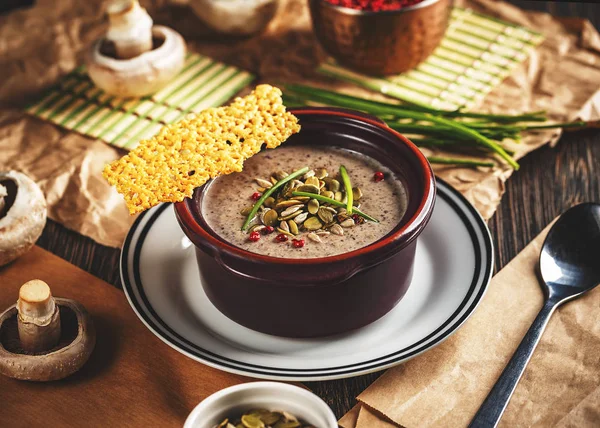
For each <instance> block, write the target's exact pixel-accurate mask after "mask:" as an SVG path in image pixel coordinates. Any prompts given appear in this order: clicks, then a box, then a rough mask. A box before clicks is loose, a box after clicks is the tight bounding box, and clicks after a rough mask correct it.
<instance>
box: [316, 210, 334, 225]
mask: <svg viewBox="0 0 600 428" xmlns="http://www.w3.org/2000/svg"><path fill="white" fill-rule="evenodd" d="M317 215H318V216H319V218H320V219H321V220H323V222H324V223H331V222H332V221H333V214H332V213H331V211H329V210H328V209H326V207H321V208H319V211H318V212H317Z"/></svg>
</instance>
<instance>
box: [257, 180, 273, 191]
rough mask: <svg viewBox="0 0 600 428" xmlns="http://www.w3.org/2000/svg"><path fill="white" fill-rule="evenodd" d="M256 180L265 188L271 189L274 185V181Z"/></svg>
mask: <svg viewBox="0 0 600 428" xmlns="http://www.w3.org/2000/svg"><path fill="white" fill-rule="evenodd" d="M254 181H256V182H257V183H258V185H259V186H261V187H264V188H265V189H270V188H271V187H273V183H271V182H270V181H269V180H264V179H262V178H255V179H254Z"/></svg>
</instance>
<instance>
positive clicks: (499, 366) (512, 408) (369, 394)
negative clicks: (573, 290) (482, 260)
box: [340, 226, 600, 428]
mask: <svg viewBox="0 0 600 428" xmlns="http://www.w3.org/2000/svg"><path fill="white" fill-rule="evenodd" d="M549 229H550V226H548V227H547V228H546V229H544V231H542V233H540V235H538V237H536V238H535V240H534V241H532V242H531V243H530V244H529V245H528V246H527V247H525V249H524V250H523V251H522V252H521V253H519V254H518V255H517V257H515V258H514V259H513V260H512V261H511V262H510V263H509V264H508V265H506V266H505V267H504V269H502V270H501V271H500V272H499V273H498V274H497V275H496V276H495V277H494V279H493V280H492V282H491V284H490V286H489V289H488V291H487V294H486V296H485V297H484V299H483V300H482V302H481V304H480V306H479V307H478V308H477V309H476V311H475V313H474V314H473V316H472V317H471V318H470V319H469V320H468V321H467V322H466V323H465V325H464V326H463V327H461V329H460V330H459V331H458V332H457V333H456V334H454V335H453V336H452V337H450V338H449V339H448V340H446V341H445V342H444V343H442V344H441V345H439V346H437V347H436V348H434V349H432V350H430V351H428V352H427V353H425V354H423V355H421V356H418V357H416V358H414V359H412V360H410V361H407V362H406V363H404V364H402V365H400V366H398V367H395V368H393V369H390V370H388V371H387V372H386V373H385V374H384V375H383V376H382V377H380V378H379V379H378V380H377V381H375V382H374V383H373V384H372V385H371V386H370V387H368V388H367V389H366V390H365V391H364V392H363V393H361V394H360V395H359V396H358V400H359V402H360V404H359V406H357V407H355V408H354V409H353V410H352V411H351V412H349V413H348V414H347V415H346V416H344V417H343V418H342V419H341V420H340V425H341V426H342V427H344V428H354V427H356V428H388V427H391V426H395V425H393V424H391V422H394V423H396V424H398V425H400V426H403V427H407V428H411V427H419V428H427V427H456V428H459V427H466V426H467V425H468V423H469V422H470V421H471V419H472V418H473V416H474V415H475V413H476V412H477V410H478V409H479V406H480V405H481V403H483V400H484V399H485V397H486V396H487V394H488V392H489V391H490V389H491V388H492V386H493V385H494V383H495V382H496V380H497V379H498V377H499V376H500V373H501V372H502V370H503V369H504V367H505V366H506V364H507V363H508V360H509V359H510V357H511V356H512V354H513V352H514V351H515V349H516V348H517V346H518V344H519V343H520V341H521V339H522V338H523V336H524V335H525V333H526V332H527V330H528V328H529V326H530V325H531V323H532V322H533V320H534V318H535V316H536V315H537V313H538V311H539V310H540V309H541V307H542V304H543V294H542V288H541V287H540V284H539V282H538V278H537V271H536V269H537V264H538V259H539V254H540V250H541V247H542V244H543V242H544V238H545V237H546V235H547V233H548V231H549ZM599 321H600V288H596V289H594V290H592V291H591V292H589V293H587V294H585V295H584V296H582V297H580V298H579V299H576V300H573V301H571V302H569V303H567V304H565V305H564V306H562V307H560V308H559V309H558V311H557V312H555V313H554V315H553V316H552V318H551V319H550V323H549V324H548V327H547V329H546V331H545V332H544V335H543V336H542V340H541V342H540V344H539V345H538V347H537V349H536V351H535V353H534V355H533V357H532V359H531V361H530V363H529V365H528V366H527V369H526V371H525V373H524V375H523V377H522V379H521V381H520V382H519V384H518V386H517V388H516V390H515V393H514V395H513V397H512V399H511V400H510V403H509V405H508V407H507V409H506V412H505V414H504V416H503V417H502V419H501V421H500V425H499V426H500V427H540V428H542V427H544V428H547V427H597V426H598V424H599V423H600V322H599ZM363 413H365V414H363ZM363 421H364V422H363Z"/></svg>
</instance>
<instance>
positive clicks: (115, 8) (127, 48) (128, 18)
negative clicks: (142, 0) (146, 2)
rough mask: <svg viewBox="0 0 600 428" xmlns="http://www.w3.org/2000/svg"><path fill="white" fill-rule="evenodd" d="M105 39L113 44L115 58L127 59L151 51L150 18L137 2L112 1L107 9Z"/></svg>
mask: <svg viewBox="0 0 600 428" xmlns="http://www.w3.org/2000/svg"><path fill="white" fill-rule="evenodd" d="M107 13H108V19H109V21H110V26H109V28H108V31H107V33H106V38H107V39H108V40H110V41H112V42H113V43H114V44H115V50H116V55H117V58H120V59H129V58H133V57H136V56H139V55H141V54H142V53H144V52H148V51H149V50H152V18H151V17H150V15H148V13H147V12H146V9H144V8H143V7H141V6H140V4H139V3H138V1H137V0H113V1H112V2H111V3H110V4H109V6H108V9H107Z"/></svg>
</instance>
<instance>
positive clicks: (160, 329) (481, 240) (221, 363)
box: [121, 179, 493, 380]
mask: <svg viewBox="0 0 600 428" xmlns="http://www.w3.org/2000/svg"><path fill="white" fill-rule="evenodd" d="M437 188H438V196H437V197H438V198H441V199H443V200H444V202H446V203H448V204H449V205H450V206H451V207H452V209H453V211H454V212H455V213H456V214H457V215H458V216H459V217H460V219H461V221H462V222H463V224H464V225H465V227H466V229H467V230H468V232H469V236H470V238H471V242H472V244H473V246H474V253H475V268H474V270H473V278H472V280H471V284H470V287H469V290H468V292H467V294H466V295H465V297H464V299H463V300H462V302H461V303H460V305H459V306H458V308H457V309H456V310H455V311H454V313H453V314H452V315H451V316H450V317H449V318H448V319H447V320H446V321H445V322H443V323H442V324H441V325H440V326H439V327H438V328H436V329H435V330H434V331H433V332H432V333H430V334H429V335H427V336H426V337H424V338H422V339H420V340H419V341H417V342H415V343H413V344H411V345H409V346H407V347H404V348H402V349H399V350H397V351H394V352H392V353H390V354H387V355H384V356H381V357H377V358H374V359H371V360H368V361H362V362H359V363H354V364H348V365H342V366H336V367H322V368H310V369H293V368H273V367H268V366H261V365H256V364H250V363H245V362H243V361H237V360H233V359H230V358H227V357H223V356H221V355H218V354H215V353H213V352H211V351H208V350H206V349H203V348H202V347H201V346H199V345H197V344H195V343H193V342H191V341H190V340H188V339H186V338H184V337H183V336H181V335H180V334H179V333H177V332H176V331H174V330H173V329H172V328H171V327H170V326H169V325H168V324H167V323H165V322H164V321H163V320H162V319H161V317H160V316H159V315H158V314H157V313H156V311H155V310H154V308H153V307H152V305H151V304H150V302H149V300H148V298H147V296H146V294H145V292H144V287H143V286H142V281H141V275H140V254H141V250H142V248H143V246H144V240H145V238H146V236H147V234H148V232H149V231H150V229H151V228H152V225H153V224H154V223H155V222H156V220H157V219H158V218H159V217H160V216H161V215H162V214H163V213H164V211H165V210H166V209H167V208H168V207H170V206H171V204H163V205H161V206H159V207H157V208H154V209H152V210H149V211H146V212H144V213H142V214H141V215H140V216H139V217H138V218H137V219H136V221H135V223H134V224H133V226H132V227H131V229H130V231H129V233H128V234H127V238H126V239H125V243H124V244H123V249H122V252H121V281H122V284H123V289H124V291H125V293H126V295H127V298H128V300H129V302H130V304H131V305H132V307H133V309H134V310H135V312H136V313H137V315H138V316H139V317H140V318H141V319H142V320H143V321H144V323H145V324H146V325H147V326H148V327H149V328H150V329H151V330H152V331H153V333H154V334H156V335H157V336H158V337H160V338H161V339H162V340H163V341H165V342H167V343H168V344H170V345H171V346H173V347H174V348H176V349H178V350H180V351H183V352H185V353H186V354H189V355H190V356H192V357H193V358H195V359H197V360H199V361H201V362H204V363H206V364H209V365H212V366H215V367H218V368H221V369H223V370H226V371H234V372H237V373H243V374H247V375H250V376H255V377H266V378H278V379H288V380H292V379H299V380H303V379H304V380H306V379H311V378H320V379H323V378H339V377H344V376H349V375H358V374H361V373H368V372H372V371H376V370H381V369H384V368H387V367H391V366H393V365H396V364H398V363H400V362H402V361H404V360H407V359H409V358H411V357H413V356H415V355H418V354H420V353H422V352H424V351H425V350H427V349H429V348H431V347H433V346H435V345H437V344H439V343H441V342H442V341H444V340H445V339H447V338H448V337H449V336H450V335H452V333H454V332H455V331H456V330H457V329H458V328H459V327H460V326H461V325H462V324H463V323H464V322H465V321H466V320H467V318H469V316H470V315H471V314H472V313H473V311H474V310H475V308H476V307H477V305H478V304H479V302H480V301H481V299H482V297H483V295H484V294H485V291H486V289H487V285H488V283H489V281H490V279H491V275H492V269H493V250H492V241H491V237H490V235H489V231H488V229H487V226H486V224H485V222H484V221H483V219H482V218H481V216H480V215H479V213H478V212H477V211H476V210H475V208H474V207H473V206H472V205H471V204H470V203H469V202H468V201H467V200H466V199H465V198H464V196H462V194H460V193H459V192H458V191H457V190H455V189H453V188H452V187H451V186H450V185H448V184H447V183H445V182H444V181H443V180H440V179H437ZM146 217H149V218H148V221H147V222H145V224H144V225H143V226H142V229H141V230H140V233H139V237H138V238H137V239H134V236H135V235H136V232H137V231H138V229H139V228H140V225H141V223H142V220H143V219H145V218H146ZM476 229H477V230H479V232H480V233H481V236H480V237H478V235H477V232H476ZM482 246H483V248H482ZM132 250H133V272H132V273H133V281H131V273H130V272H129V268H128V262H129V258H130V253H131V251H132ZM482 254H484V255H485V256H487V257H485V260H483V259H482ZM136 296H139V298H137V297H136Z"/></svg>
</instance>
